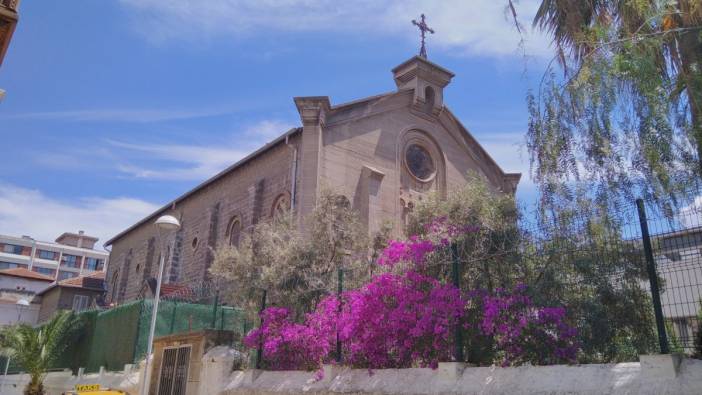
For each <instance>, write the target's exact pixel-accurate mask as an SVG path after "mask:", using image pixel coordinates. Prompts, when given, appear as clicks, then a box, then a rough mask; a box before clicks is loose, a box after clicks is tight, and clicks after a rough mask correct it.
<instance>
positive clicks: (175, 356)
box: [156, 345, 191, 395]
mask: <svg viewBox="0 0 702 395" xmlns="http://www.w3.org/2000/svg"><path fill="white" fill-rule="evenodd" d="M190 349H191V346H190V345H186V346H177V347H166V348H164V349H163V358H162V359H161V372H160V373H159V379H158V390H157V392H156V393H157V394H158V395H185V387H186V386H187V384H188V366H189V365H190Z"/></svg>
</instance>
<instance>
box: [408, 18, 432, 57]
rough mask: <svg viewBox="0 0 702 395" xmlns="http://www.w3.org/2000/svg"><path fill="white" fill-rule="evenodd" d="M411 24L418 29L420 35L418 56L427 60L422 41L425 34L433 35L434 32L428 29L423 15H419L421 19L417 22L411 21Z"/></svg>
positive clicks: (425, 48) (425, 49)
mask: <svg viewBox="0 0 702 395" xmlns="http://www.w3.org/2000/svg"><path fill="white" fill-rule="evenodd" d="M412 24H413V25H415V26H417V27H418V28H419V31H420V32H421V34H422V47H421V48H420V49H419V56H421V57H423V58H424V59H426V58H427V47H426V46H425V45H424V39H425V37H426V34H427V32H429V33H431V34H434V30H433V29H432V28H430V27H429V25H427V23H426V21H425V20H424V14H422V15H421V19H420V21H419V22H417V21H416V20H414V19H412Z"/></svg>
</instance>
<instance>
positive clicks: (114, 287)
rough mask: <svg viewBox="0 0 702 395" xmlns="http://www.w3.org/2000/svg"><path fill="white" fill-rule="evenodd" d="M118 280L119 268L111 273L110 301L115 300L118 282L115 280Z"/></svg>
mask: <svg viewBox="0 0 702 395" xmlns="http://www.w3.org/2000/svg"><path fill="white" fill-rule="evenodd" d="M159 259H160V257H159ZM118 280H119V270H118V271H116V272H115V274H113V277H112V295H111V296H110V301H111V302H112V303H114V302H116V301H117V288H118V286H117V284H118V282H117V281H118Z"/></svg>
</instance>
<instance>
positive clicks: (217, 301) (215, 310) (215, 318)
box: [211, 290, 219, 329]
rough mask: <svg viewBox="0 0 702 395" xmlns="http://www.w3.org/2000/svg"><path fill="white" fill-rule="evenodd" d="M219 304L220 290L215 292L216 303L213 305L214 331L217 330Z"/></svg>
mask: <svg viewBox="0 0 702 395" xmlns="http://www.w3.org/2000/svg"><path fill="white" fill-rule="evenodd" d="M218 303H219V290H217V292H215V297H214V303H213V304H212V326H211V328H212V329H217V304H218Z"/></svg>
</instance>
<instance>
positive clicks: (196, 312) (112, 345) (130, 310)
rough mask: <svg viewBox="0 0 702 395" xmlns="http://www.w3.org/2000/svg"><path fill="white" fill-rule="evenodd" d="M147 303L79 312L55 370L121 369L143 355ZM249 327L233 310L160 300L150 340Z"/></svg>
mask: <svg viewBox="0 0 702 395" xmlns="http://www.w3.org/2000/svg"><path fill="white" fill-rule="evenodd" d="M152 305H153V302H152V301H151V300H140V301H135V302H131V303H125V304H123V305H121V306H118V307H115V308H112V309H110V310H106V311H101V312H97V311H91V312H84V313H81V314H80V316H81V318H82V319H83V321H84V326H83V329H82V330H81V333H80V334H79V335H78V336H76V337H75V338H74V339H73V340H72V341H71V344H70V345H69V347H68V349H67V350H66V352H65V353H64V354H63V355H62V356H61V358H60V359H59V360H58V361H56V363H55V364H54V365H55V368H57V369H58V368H71V369H73V370H74V371H76V370H77V369H78V368H79V367H85V368H86V372H95V371H98V370H99V369H100V366H104V367H105V368H106V369H107V370H122V369H123V368H124V365H125V364H128V363H136V362H138V361H140V360H141V359H142V358H144V355H145V354H146V348H147V342H148V337H149V326H150V323H151V309H152ZM251 327H252V324H251V323H248V322H247V321H246V318H245V314H244V313H243V312H242V311H241V310H240V309H237V308H233V307H229V306H220V305H214V304H212V303H210V304H197V303H188V302H177V301H172V300H162V301H161V302H160V303H159V311H158V317H157V319H156V333H155V337H159V336H166V335H171V334H179V333H187V332H196V331H200V330H204V329H218V330H228V331H232V332H234V333H236V334H237V335H238V336H235V337H239V338H240V337H241V336H243V335H244V334H245V333H246V331H248V330H250V329H251Z"/></svg>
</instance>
